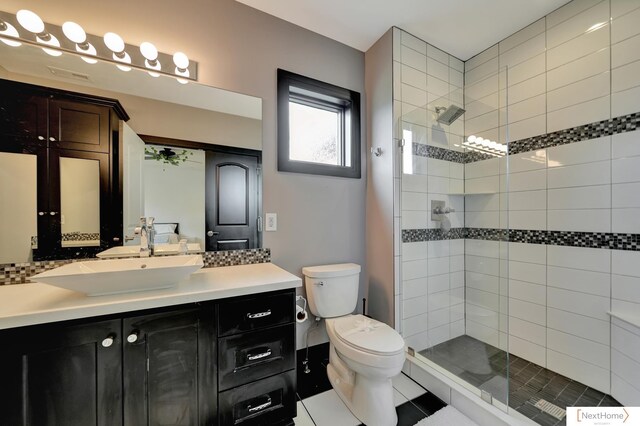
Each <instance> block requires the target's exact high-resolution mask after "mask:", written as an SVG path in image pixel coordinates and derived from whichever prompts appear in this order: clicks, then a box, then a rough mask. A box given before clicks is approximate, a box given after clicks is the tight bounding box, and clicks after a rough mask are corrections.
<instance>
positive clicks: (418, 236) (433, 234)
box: [402, 228, 464, 243]
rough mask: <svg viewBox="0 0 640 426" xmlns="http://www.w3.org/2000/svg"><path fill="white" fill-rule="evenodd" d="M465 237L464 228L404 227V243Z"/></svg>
mask: <svg viewBox="0 0 640 426" xmlns="http://www.w3.org/2000/svg"><path fill="white" fill-rule="evenodd" d="M462 238H464V228H451V229H450V230H449V232H444V231H443V230H442V229H439V228H438V229H403V230H402V242H403V243H417V242H421V241H440V240H459V239H462Z"/></svg>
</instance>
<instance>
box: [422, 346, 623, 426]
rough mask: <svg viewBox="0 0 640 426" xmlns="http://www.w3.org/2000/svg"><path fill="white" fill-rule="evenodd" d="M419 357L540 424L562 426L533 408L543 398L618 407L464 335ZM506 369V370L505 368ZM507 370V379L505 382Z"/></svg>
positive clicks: (604, 396)
mask: <svg viewBox="0 0 640 426" xmlns="http://www.w3.org/2000/svg"><path fill="white" fill-rule="evenodd" d="M420 355H422V356H424V357H425V358H427V359H430V360H431V361H433V362H435V363H436V364H438V365H440V366H441V367H443V368H445V369H447V370H448V371H450V372H451V373H453V374H455V375H456V376H458V377H460V378H462V379H464V380H466V381H467V382H469V383H470V384H472V385H474V386H476V387H478V388H480V389H483V390H486V391H487V392H489V393H491V394H492V395H493V397H494V398H496V399H497V400H499V401H501V402H506V399H507V390H508V392H509V395H508V396H509V398H508V400H509V406H510V407H511V408H514V409H516V410H517V411H518V412H520V413H522V414H524V415H525V416H527V417H528V418H530V419H532V420H534V421H535V422H537V423H539V424H541V425H550V426H556V425H564V424H566V419H562V420H558V419H556V418H555V417H553V416H550V415H549V414H547V413H545V412H543V411H541V410H540V409H538V408H536V407H535V406H534V405H535V403H536V402H538V400H540V399H544V400H547V401H548V402H550V403H552V404H555V405H557V406H559V407H561V408H564V409H566V407H571V406H603V407H604V406H620V403H619V402H618V401H616V400H615V399H614V398H613V397H611V396H610V395H607V394H604V393H602V392H600V391H598V390H596V389H593V388H590V387H588V386H586V385H584V384H582V383H580V382H577V381H575V380H571V379H570V378H568V377H565V376H563V375H561V374H558V373H555V372H553V371H551V370H548V369H546V368H544V367H541V366H539V365H537V364H534V363H532V362H529V361H527V360H525V359H523V358H520V357H518V356H515V355H513V354H508V357H507V352H505V351H503V350H501V349H498V348H496V347H494V346H491V345H488V344H486V343H484V342H481V341H480V340H477V339H474V338H473V337H469V336H466V335H463V336H459V337H456V338H454V339H451V340H449V341H446V342H443V343H440V344H439V345H436V346H434V347H431V348H429V349H425V350H423V351H420ZM507 366H508V368H507ZM507 371H508V376H509V380H507Z"/></svg>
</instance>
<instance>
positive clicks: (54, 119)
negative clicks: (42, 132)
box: [49, 99, 110, 153]
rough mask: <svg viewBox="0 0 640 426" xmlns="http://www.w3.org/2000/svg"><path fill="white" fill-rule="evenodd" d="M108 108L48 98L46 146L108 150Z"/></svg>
mask: <svg viewBox="0 0 640 426" xmlns="http://www.w3.org/2000/svg"><path fill="white" fill-rule="evenodd" d="M109 116H110V109H109V108H108V107H105V106H100V105H93V104H87V103H81V102H74V101H70V100H60V99H52V100H51V101H50V102H49V117H50V118H49V144H50V145H49V146H51V147H53V148H65V149H77V150H82V151H93V152H105V153H108V152H109V145H110V144H109V140H110V139H109V128H110V127H109Z"/></svg>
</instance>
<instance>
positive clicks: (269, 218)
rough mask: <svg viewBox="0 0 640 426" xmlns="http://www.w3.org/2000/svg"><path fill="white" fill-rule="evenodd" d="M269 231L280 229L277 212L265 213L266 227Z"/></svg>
mask: <svg viewBox="0 0 640 426" xmlns="http://www.w3.org/2000/svg"><path fill="white" fill-rule="evenodd" d="M264 230H265V231H267V232H270V231H277V230H278V215H277V214H276V213H267V214H266V215H265V227H264Z"/></svg>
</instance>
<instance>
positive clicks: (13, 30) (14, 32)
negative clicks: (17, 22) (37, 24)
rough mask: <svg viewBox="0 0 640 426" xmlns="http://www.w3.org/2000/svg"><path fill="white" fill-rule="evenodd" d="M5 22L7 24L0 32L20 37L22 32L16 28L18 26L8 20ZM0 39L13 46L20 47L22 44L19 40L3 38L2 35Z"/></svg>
mask: <svg viewBox="0 0 640 426" xmlns="http://www.w3.org/2000/svg"><path fill="white" fill-rule="evenodd" d="M3 23H4V25H5V29H4V30H2V31H0V34H5V35H8V36H11V37H20V34H18V30H16V27H14V26H13V25H11V24H10V23H8V22H3ZM0 41H1V42H3V43H4V44H6V45H7V46H11V47H18V46H20V45H21V44H22V43H20V42H18V41H15V40H9V39H7V38H2V37H0Z"/></svg>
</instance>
